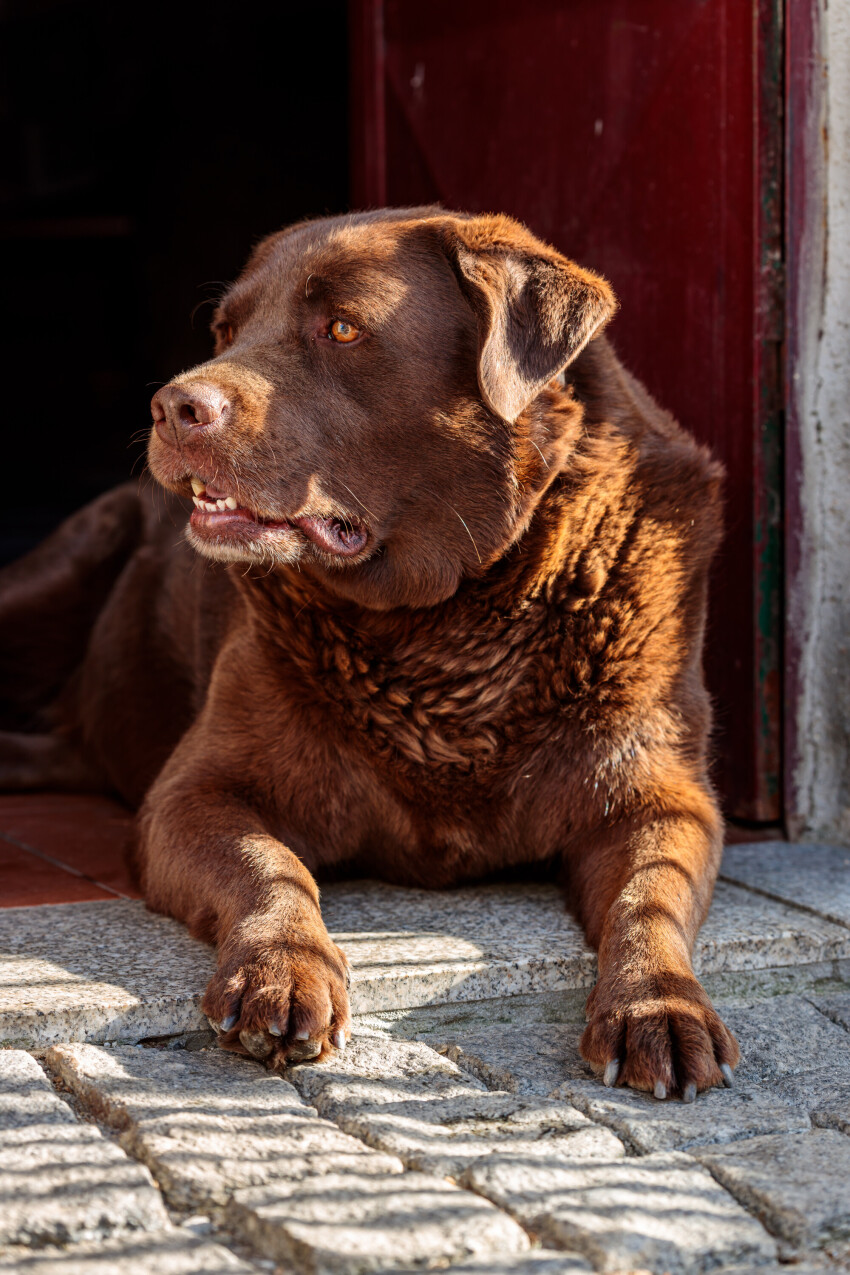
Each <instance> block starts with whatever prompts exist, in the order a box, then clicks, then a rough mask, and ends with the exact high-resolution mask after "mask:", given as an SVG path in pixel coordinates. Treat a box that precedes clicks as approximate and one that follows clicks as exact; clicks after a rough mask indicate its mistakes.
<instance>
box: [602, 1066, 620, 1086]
mask: <svg viewBox="0 0 850 1275" xmlns="http://www.w3.org/2000/svg"><path fill="white" fill-rule="evenodd" d="M619 1073H620V1063H619V1061H618V1060H617V1059H616V1058H612V1059H611V1061H610V1062H607V1063H606V1064H605V1071H604V1072H603V1074H602V1083H603V1085H607V1086H608V1088H609V1089H613V1087H614V1085H616V1083H617V1076H618V1075H619Z"/></svg>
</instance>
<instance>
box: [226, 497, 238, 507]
mask: <svg viewBox="0 0 850 1275" xmlns="http://www.w3.org/2000/svg"><path fill="white" fill-rule="evenodd" d="M224 503H225V504H226V505H227V508H228V509H236V508H238V505H239V502H238V501H237V499H236V497H235V496H228V497H227V500H225V502H224Z"/></svg>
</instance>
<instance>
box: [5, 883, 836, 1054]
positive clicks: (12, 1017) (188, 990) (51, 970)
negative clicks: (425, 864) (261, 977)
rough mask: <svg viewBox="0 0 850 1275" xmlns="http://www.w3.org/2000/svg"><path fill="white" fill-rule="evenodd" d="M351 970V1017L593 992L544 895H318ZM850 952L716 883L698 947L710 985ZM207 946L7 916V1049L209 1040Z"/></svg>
mask: <svg viewBox="0 0 850 1275" xmlns="http://www.w3.org/2000/svg"><path fill="white" fill-rule="evenodd" d="M322 897H323V907H324V914H325V918H326V920H327V923H328V928H329V929H330V931H331V933H332V934H333V935H334V937H335V938H336V940H337V941H338V942H339V943H341V944H342V946H343V947H344V948H345V950H346V952H347V953H348V956H349V959H350V960H351V962H352V966H353V984H352V992H351V999H352V1009H353V1012H354V1013H355V1014H367V1013H374V1012H380V1011H384V1012H385V1011H392V1010H405V1009H411V1008H415V1007H419V1006H427V1005H432V1004H438V1003H441V1002H442V1003H451V1002H454V1003H462V1002H470V1001H477V1000H483V999H498V998H506V997H512V996H516V995H527V994H532V993H551V992H568V991H575V990H576V989H586V988H589V987H590V986H591V985H592V983H593V980H594V977H595V957H594V955H593V953H592V952H591V951H590V950H589V948H588V947H587V945H586V944H585V941H584V938H583V936H582V933H581V931H580V929H579V927H578V926H577V925H576V923H575V922H574V921H573V920H572V919H571V918H570V917H569V916H568V915H567V914H566V912H565V910H564V907H563V902H562V899H561V896H560V892H559V891H558V890H556V889H555V888H554V887H549V886H544V885H517V886H515V885H510V886H508V885H505V886H483V887H475V888H469V889H464V890H449V891H426V890H405V889H401V888H399V887H395V886H388V885H383V884H379V883H375V882H362V881H361V882H355V883H350V884H335V885H332V886H328V887H327V888H326V889H325V890H324V891H323V896H322ZM844 958H850V930H848V929H847V928H845V927H843V926H839V925H835V924H833V923H831V922H829V921H826V920H823V919H822V918H821V917H819V916H815V915H814V914H812V913H811V912H805V911H799V910H796V909H794V908H791V907H788V906H785V905H784V904H781V903H777V902H774V901H772V900H769V899H766V898H764V897H763V896H760V895H757V894H754V893H752V892H751V891H749V890H745V889H740V888H738V887H736V886H733V885H728V884H724V883H720V884H719V885H718V888H717V891H716V895H715V901H714V905H713V907H712V910H711V912H710V914H709V917H708V919H707V921H706V924H705V926H704V927H703V930H702V932H701V934H700V937H699V940H698V943H697V949H696V953H695V963H696V966H697V969H698V970H699V971H700V972H701V973H702V974H704V975H706V974H712V973H715V974H718V973H724V972H728V971H746V970H763V969H769V968H773V967H777V966H789V965H799V964H809V963H816V962H830V961H836V960H840V959H844ZM212 969H213V953H212V950H211V949H210V948H209V947H207V946H206V945H205V944H203V943H199V942H196V941H195V940H193V939H191V938H190V937H189V935H188V933H187V931H186V930H185V928H184V927H183V926H182V925H180V924H179V923H178V922H176V921H174V920H172V919H170V918H167V917H161V916H156V915H154V914H152V913H150V912H148V911H146V909H145V907H144V905H143V904H142V903H140V902H136V901H123V900H122V901H115V902H109V903H101V902H95V903H80V904H62V905H58V906H52V907H34V908H9V909H3V910H0V1044H3V1043H5V1044H11V1045H13V1046H15V1047H20V1048H30V1049H41V1048H44V1047H46V1046H49V1045H52V1044H57V1043H60V1042H63V1041H68V1040H85V1041H90V1042H93V1043H104V1042H108V1041H120V1042H134V1041H138V1040H141V1039H146V1038H150V1037H154V1036H177V1035H180V1034H181V1033H186V1032H194V1031H199V1030H203V1031H205V1030H207V1024H206V1021H205V1019H204V1017H203V1015H202V1014H201V1012H200V1000H201V997H202V995H203V991H204V988H205V985H206V983H207V980H208V978H209V976H210V974H211V972H212Z"/></svg>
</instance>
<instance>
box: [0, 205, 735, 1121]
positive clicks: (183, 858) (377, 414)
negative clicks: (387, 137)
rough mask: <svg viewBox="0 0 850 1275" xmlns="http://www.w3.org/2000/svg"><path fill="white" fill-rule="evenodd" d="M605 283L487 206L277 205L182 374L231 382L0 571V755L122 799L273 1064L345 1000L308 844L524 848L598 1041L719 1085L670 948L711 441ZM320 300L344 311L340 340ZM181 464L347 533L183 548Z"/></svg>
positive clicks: (211, 1006)
mask: <svg viewBox="0 0 850 1275" xmlns="http://www.w3.org/2000/svg"><path fill="white" fill-rule="evenodd" d="M614 308H615V303H614V299H613V296H612V294H611V291H610V288H609V287H608V285H607V284H606V283H605V282H604V280H601V279H600V278H599V277H598V276H595V275H593V274H592V273H590V272H588V271H585V270H582V269H581V268H580V267H578V266H576V265H575V264H574V263H572V262H569V261H567V260H566V259H565V258H564V257H562V256H560V255H559V254H558V253H556V252H555V251H554V250H553V249H551V248H550V247H548V246H547V245H545V244H542V243H541V242H540V241H539V240H537V239H535V238H534V237H533V236H532V235H531V234H530V233H529V232H528V231H527V230H525V229H524V228H523V227H521V226H519V225H517V223H515V222H513V221H511V220H510V219H509V218H506V217H499V216H493V217H489V216H487V217H468V216H465V215H462V214H451V213H445V212H443V211H441V210H439V209H413V210H411V209H408V210H392V211H389V212H387V211H385V212H377V213H370V214H359V215H355V216H351V217H345V218H336V219H325V220H320V221H317V222H311V223H304V224H302V225H299V226H297V227H294V228H291V229H290V230H288V231H284V232H282V233H281V234H279V235H275V236H271V237H270V238H269V239H267V240H265V241H264V242H263V243H262V244H260V245H259V247H258V248H257V249H256V250H255V251H254V253H253V255H252V257H251V259H250V261H249V263H248V266H247V268H246V270H245V272H244V274H243V275H242V276H241V277H240V279H239V280H237V281H236V283H235V284H234V285H233V287H232V288H230V289H229V290H228V292H227V293H226V295H225V296H224V297H223V298H222V301H221V305H220V307H219V311H218V314H217V316H216V320H215V328H216V332H217V340H218V345H217V350H216V353H215V355H214V357H213V358H211V360H210V361H209V362H207V363H205V364H203V365H202V366H201V367H199V368H195V369H192V370H191V371H189V372H185V373H183V374H182V375H181V376H179V377H177V378H176V379H175V381H174V382H173V383H172V386H177V387H178V389H179V387H186V386H190V387H191V386H196V387H198V386H201V387H203V386H204V385H207V386H213V387H215V389H216V393H217V394H218V395H219V400H220V401H226V402H227V409H226V411H223V412H222V413H221V414H220V416H219V417H218V418H217V419H216V421H215V422H207V424H206V426H205V427H204V428H198V429H196V428H194V426H193V425H192V423H191V421H189V422H188V423H185V422H183V423H182V424H181V420H180V418H179V417H175V416H174V414H173V413H172V416H171V417H168V416H167V414H166V415H162V414H160V416H159V417H158V420H159V422H160V423H159V426H158V428H157V429H155V430H154V431H153V433H152V436H151V442H150V449H149V461H150V468H151V471H152V473H153V475H154V476H155V478H156V479H157V480H158V483H159V484H160V486H161V488H165V492H163V491H161V490H160V491H159V493H158V496H157V495H156V494H154V493H151V492H150V491H146V492H144V493H143V494H140V493H139V492H137V491H136V489H135V488H132V489H131V488H126V489H119V491H117V492H114V493H110V494H109V495H108V496H105V497H103V498H102V499H101V500H100V501H99V502H96V503H95V504H94V505H93V506H90V507H89V509H87V510H84V511H82V512H81V513H80V514H78V515H76V517H75V518H73V519H71V520H70V521H69V523H68V524H66V526H65V527H64V528H63V529H61V530H60V531H59V532H58V533H56V535H55V536H54V537H52V539H51V540H49V541H47V542H46V544H45V545H44V546H42V548H41V549H39V550H37V551H36V553H35V554H34V555H32V556H31V557H30V558H28V559H26V560H24V563H23V564H21V565H19V566H16V567H13V568H12V569H11V570H10V571H9V572H8V573H7V574H6V577H5V581H4V589H3V593H2V597H3V602H2V611H0V619H2V621H3V624H2V642H3V646H4V652H3V654H4V658H3V660H2V661H0V668H2V669H3V674H2V676H4V677H6V678H8V685H7V686H4V687H3V688H2V689H3V691H4V692H6V694H5V696H4V698H5V700H6V702H7V703H8V705H9V710H8V712H9V720H8V729H9V730H10V731H11V732H15V734H14V735H12V734H9V735H7V736H6V737H5V744H4V745H3V747H5V750H6V751H5V757H6V771H7V774H8V775H10V776H12V782H13V783H14V784H17V785H18V786H26V785H27V784H29V785H37V784H38V783H44V782H50V783H52V784H54V785H55V784H59V783H62V782H65V783H67V784H68V785H69V786H70V785H73V784H76V785H78V786H79V785H83V784H88V785H90V786H92V787H102V788H107V789H110V790H113V791H118V792H120V793H122V794H123V795H124V796H125V797H126V798H127V799H128V800H130V801H132V802H140V801H143V807H142V812H141V819H140V841H139V865H140V870H141V877H142V881H143V885H144V890H145V896H146V898H147V900H148V903H149V904H150V906H152V907H153V908H155V909H158V910H160V911H163V912H168V913H170V914H172V915H174V916H177V917H179V918H181V919H183V920H184V921H186V922H187V924H188V925H189V927H190V929H191V930H192V932H193V933H194V934H196V935H198V936H200V937H203V938H206V939H208V940H210V941H213V942H215V943H216V944H217V946H218V961H219V966H218V970H217V972H216V974H215V976H214V977H213V979H212V981H211V983H210V985H209V988H208V989H207V993H206V997H205V1000H204V1007H205V1009H206V1012H207V1013H208V1014H209V1015H210V1017H211V1018H212V1019H214V1020H215V1021H216V1023H217V1024H218V1025H219V1026H220V1027H221V1024H222V1021H223V1022H224V1023H225V1027H224V1028H222V1032H221V1036H220V1040H221V1042H222V1043H223V1044H224V1045H225V1046H226V1047H228V1048H234V1049H239V1050H241V1051H242V1052H245V1051H247V1052H251V1053H255V1054H258V1056H260V1055H261V1056H263V1057H265V1058H266V1059H267V1061H268V1062H269V1063H270V1064H271V1065H280V1064H282V1062H283V1061H285V1059H286V1058H287V1057H292V1056H293V1054H294V1051H296V1050H298V1049H301V1048H303V1042H299V1041H298V1039H297V1038H298V1036H299V1034H300V1035H303V1034H304V1033H305V1032H306V1033H307V1034H308V1035H310V1036H311V1037H312V1038H314V1040H315V1049H314V1052H315V1051H317V1050H318V1051H322V1052H327V1050H329V1049H330V1048H332V1047H334V1044H335V1042H336V1043H337V1044H338V1043H339V1041H340V1036H339V1033H343V1035H344V1034H345V1033H346V1032H347V1031H348V1029H349V1008H348V998H347V991H346V965H345V959H344V957H343V956H342V953H341V952H340V951H339V949H338V948H337V947H336V946H335V945H334V944H333V943H332V942H331V940H330V938H329V936H328V935H327V932H326V930H325V927H324V924H323V922H322V919H321V914H320V909H319V901H318V888H317V886H316V878H317V877H319V878H320V877H321V876H322V875H324V874H333V875H335V876H341V875H343V876H344V875H346V874H367V875H369V876H371V877H378V878H381V879H384V880H389V881H395V882H398V883H401V884H410V885H416V886H421V887H427V888H432V887H446V886H451V885H457V884H459V883H461V882H465V881H474V880H478V879H481V878H486V877H488V876H491V875H492V874H493V873H496V872H500V871H503V870H505V869H512V870H514V871H515V870H517V869H518V868H520V867H521V866H522V865H524V864H537V865H549V868H550V870H551V871H552V872H554V873H555V874H556V875H557V876H558V877H559V878H560V879H561V881H562V882H563V884H564V887H565V891H566V894H567V898H568V900H569V902H570V904H571V906H572V908H573V909H574V911H575V913H576V915H577V916H578V917H579V919H580V920H581V922H582V924H583V926H584V928H585V931H586V934H587V937H588V940H589V941H590V942H591V944H593V946H595V947H596V948H597V950H598V953H599V980H598V983H597V985H596V988H595V989H594V991H593V992H592V994H591V996H590V998H589V1000H588V1025H587V1030H586V1032H585V1034H584V1038H583V1041H582V1049H583V1052H584V1055H585V1057H586V1058H587V1059H589V1060H590V1062H591V1063H592V1064H593V1065H594V1066H596V1067H598V1069H599V1071H600V1073H602V1074H604V1076H605V1079H606V1082H607V1083H615V1082H616V1083H621V1084H630V1085H634V1086H636V1087H638V1088H642V1089H649V1090H652V1091H654V1092H656V1093H657V1094H659V1095H661V1096H663V1095H666V1094H677V1093H678V1094H682V1095H683V1096H684V1097H687V1098H690V1097H692V1096H693V1095H694V1093H695V1092H696V1090H697V1089H704V1088H706V1087H708V1086H710V1085H714V1084H718V1083H720V1082H721V1080H722V1079H724V1078H725V1079H726V1080H727V1081H728V1079H729V1077H730V1075H731V1072H730V1071H729V1069H730V1068H731V1067H732V1066H734V1065H735V1063H736V1061H737V1057H738V1050H737V1046H736V1044H735V1041H734V1039H733V1038H732V1036H731V1035H730V1034H729V1032H728V1031H727V1030H726V1028H725V1027H724V1026H723V1024H722V1022H721V1021H720V1019H719V1018H718V1017H717V1014H716V1013H715V1011H714V1009H713V1008H712V1006H711V1004H710V1002H709V1000H708V998H707V996H706V994H705V992H704V991H703V989H702V988H701V987H700V985H699V983H698V982H697V980H696V978H695V977H694V974H693V970H692V967H691V950H692V947H693V943H694V940H695V937H696V934H697V931H698V929H699V926H700V924H701V922H702V920H703V918H704V916H705V914H706V910H707V908H708V905H709V901H710V898H711V893H712V888H713V884H714V879H715V875H716V872H717V867H718V863H719V856H720V847H721V820H720V817H719V813H718V809H717V804H716V801H715V798H714V794H713V791H712V788H711V783H710V780H709V756H708V735H709V726H710V706H709V702H708V698H707V695H706V692H705V689H704V686H703V681H702V673H701V651H702V639H703V627H704V620H705V596H706V580H707V574H708V568H709V563H710V561H711V558H712V555H713V552H714V549H715V547H716V545H717V542H718V539H719V536H720V512H719V507H720V484H721V473H720V470H719V468H718V466H717V465H716V464H715V463H714V462H713V461H712V460H711V458H710V457H709V456H708V455H707V454H706V453H705V451H704V450H702V449H701V448H699V447H698V446H697V445H696V444H695V443H694V442H693V440H692V439H690V438H689V437H688V436H687V435H686V434H685V433H684V432H683V431H682V430H681V429H680V428H679V427H678V426H677V425H676V424H675V422H673V421H672V420H671V418H670V417H669V416H667V415H666V414H665V413H664V412H663V411H662V410H661V409H660V408H659V407H658V406H657V405H656V404H655V403H654V402H653V401H652V399H651V398H650V397H649V396H648V394H647V393H646V391H645V390H644V389H643V388H642V387H641V386H640V385H639V384H638V383H637V382H636V381H635V380H634V379H633V378H632V377H630V375H629V374H628V373H627V372H626V371H625V369H624V368H623V367H622V365H621V364H620V363H619V361H618V359H617V358H616V356H615V354H614V353H613V350H612V348H611V346H610V345H609V344H608V342H607V340H606V339H605V337H604V336H602V335H601V329H602V327H603V326H604V324H605V322H606V321H607V320H608V319H609V318H610V317H611V315H612V314H613V312H614ZM338 315H343V316H344V317H345V318H346V320H347V321H349V322H352V323H354V324H355V326H357V327H358V328H361V329H362V330H363V332H364V333H365V334H366V335H365V336H364V338H363V339H362V340H360V341H357V342H352V343H351V344H350V345H349V346H347V347H345V346H339V347H338V346H336V345H335V344H334V343H333V342H331V341H329V340H328V339H327V335H326V333H327V328H328V324H329V323H330V322H331V321H332V320H333V318H334V317H336V316H338ZM673 353H674V355H675V352H673ZM562 373H563V375H562ZM179 392H180V393H183V392H186V393H188V390H186V391H184V390H179ZM158 393H159V394H160V395H162V391H158ZM219 400H217V401H219ZM169 422H170V426H169ZM192 474H196V475H198V476H200V477H201V478H202V479H203V480H204V481H205V482H207V483H212V484H213V485H214V486H215V485H216V484H218V485H219V489H220V490H222V491H227V492H232V493H233V494H234V496H238V497H239V500H240V502H242V503H244V506H245V508H246V509H250V510H251V511H253V512H254V513H255V514H257V515H260V516H262V517H264V518H273V519H277V520H278V521H280V522H283V520H287V519H292V518H295V517H297V516H300V515H303V514H305V513H311V514H315V515H316V516H319V517H322V518H330V517H339V518H347V519H351V520H354V519H356V520H357V521H358V525H360V526H362V527H363V528H365V529H366V530H367V532H368V541H367V543H366V546H365V548H364V550H363V552H362V553H355V554H354V556H352V557H349V558H345V559H342V558H340V557H339V556H338V555H337V556H334V554H333V553H331V552H327V551H324V550H321V549H319V548H317V545H316V544H315V543H313V542H311V541H310V540H309V539H308V538H306V537H305V536H304V535H302V534H301V533H299V532H296V531H294V530H292V529H291V527H290V528H289V529H287V528H286V527H284V528H283V529H282V530H281V531H280V533H279V534H277V535H270V536H269V537H268V543H260V544H255V545H253V546H252V547H246V544H245V543H243V542H241V541H239V540H238V539H235V540H233V541H232V542H231V541H229V540H228V539H227V536H224V537H223V538H222V539H220V540H216V539H214V538H211V533H209V532H206V531H205V532H204V533H203V535H201V534H199V533H198V532H197V531H196V530H193V531H190V532H189V533H188V534H189V541H190V543H191V545H192V546H193V548H196V549H198V550H199V553H198V554H195V553H193V552H191V551H190V549H189V547H188V545H187V541H186V534H185V524H186V520H187V515H188V512H189V510H190V508H191V506H190V504H189V501H188V499H187V497H188V496H189V493H190V487H189V477H190V476H191V475H192ZM196 521H197V520H196ZM227 534H228V535H230V533H227ZM201 554H203V555H206V556H203V557H202V556H200V555H201ZM222 563H224V565H221V564H222ZM47 619H49V623H47V622H46V620H47ZM39 729H40V730H41V731H42V732H47V731H54V732H55V733H54V734H52V735H47V734H46V733H42V734H41V735H27V734H26V732H27V731H30V732H32V731H35V730H39ZM28 739H32V740H33V741H34V742H33V743H32V745H31V746H28V745H27V740H28ZM36 741H37V742H36ZM45 741H46V742H45ZM493 937H494V941H497V939H498V936H497V935H494V936H493ZM231 1019H232V1020H233V1021H232V1023H231ZM724 1068H725V1071H724V1070H723V1069H724Z"/></svg>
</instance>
